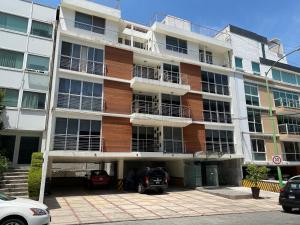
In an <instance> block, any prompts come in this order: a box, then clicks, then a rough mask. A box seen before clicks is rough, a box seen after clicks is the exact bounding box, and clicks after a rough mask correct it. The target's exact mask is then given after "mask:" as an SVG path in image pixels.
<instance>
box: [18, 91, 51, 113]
mask: <svg viewBox="0 0 300 225" xmlns="http://www.w3.org/2000/svg"><path fill="white" fill-rule="evenodd" d="M45 100H46V94H43V93H37V92H29V91H24V92H23V99H22V108H27V109H45Z"/></svg>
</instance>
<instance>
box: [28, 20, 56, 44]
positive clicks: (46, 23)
mask: <svg viewBox="0 0 300 225" xmlns="http://www.w3.org/2000/svg"><path fill="white" fill-rule="evenodd" d="M34 22H36V23H42V24H45V25H49V26H51V28H52V29H51V36H50V37H48V36H47V37H46V36H41V35H38V34H33V33H32V24H33V23H34ZM53 35H54V32H53V24H52V23H48V22H45V21H41V20H36V19H32V22H31V26H30V36H33V37H38V38H45V39H49V40H52V39H53Z"/></svg>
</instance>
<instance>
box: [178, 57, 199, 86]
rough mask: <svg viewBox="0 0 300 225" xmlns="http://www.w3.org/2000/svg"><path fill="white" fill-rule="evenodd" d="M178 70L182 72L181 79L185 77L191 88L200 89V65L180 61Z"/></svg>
mask: <svg viewBox="0 0 300 225" xmlns="http://www.w3.org/2000/svg"><path fill="white" fill-rule="evenodd" d="M180 72H181V73H183V79H185V77H186V79H187V82H188V84H189V85H190V86H191V90H194V91H200V89H201V67H200V66H196V65H191V64H187V63H180Z"/></svg>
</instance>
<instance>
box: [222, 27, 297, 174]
mask: <svg viewBox="0 0 300 225" xmlns="http://www.w3.org/2000/svg"><path fill="white" fill-rule="evenodd" d="M224 31H227V32H230V35H231V43H232V48H233V59H232V60H233V61H234V62H235V66H234V67H235V70H236V74H239V75H243V77H244V85H243V86H240V87H239V88H240V89H244V91H242V92H244V93H245V98H241V101H240V102H239V107H240V111H241V112H242V116H241V124H243V125H244V126H243V127H242V133H243V138H242V141H243V152H244V163H248V162H254V163H256V164H260V165H267V166H269V167H270V168H271V169H272V170H271V174H270V176H272V175H274V176H275V177H276V178H277V174H276V170H275V167H274V163H273V162H272V156H274V155H276V153H275V145H274V142H273V140H272V137H273V131H274V132H275V135H276V145H277V148H278V154H279V155H281V156H282V159H283V163H282V164H281V168H282V173H283V176H284V177H290V176H293V175H299V173H300V145H299V144H300V142H299V140H300V139H299V137H300V136H299V135H300V132H299V131H300V120H299V115H300V102H299V96H300V89H299V85H300V68H299V67H294V66H291V65H288V64H287V63H288V62H287V59H286V58H283V59H282V60H280V62H279V63H276V64H275V66H274V69H272V70H271V71H270V72H269V73H268V76H267V79H268V83H269V86H270V93H271V96H270V97H271V98H269V95H268V92H267V88H266V81H265V73H266V72H267V70H268V69H269V68H270V67H271V66H272V65H273V64H274V63H275V62H276V61H277V60H279V59H280V58H282V57H283V56H284V51H283V46H282V44H281V42H280V41H279V40H278V39H273V40H268V39H267V38H266V37H263V36H260V35H258V34H255V33H253V32H250V31H247V30H244V29H241V28H238V27H235V26H232V25H229V26H228V27H227V28H225V30H224ZM270 100H271V103H270ZM269 106H271V108H272V111H273V114H274V117H273V119H274V121H275V124H274V130H273V125H272V120H273V119H272V118H271V117H270V116H269ZM245 123H248V126H245Z"/></svg>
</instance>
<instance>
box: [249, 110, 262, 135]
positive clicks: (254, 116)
mask: <svg viewBox="0 0 300 225" xmlns="http://www.w3.org/2000/svg"><path fill="white" fill-rule="evenodd" d="M247 113H248V125H249V131H250V132H262V125H261V112H260V110H257V109H250V108H248V110H247Z"/></svg>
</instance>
